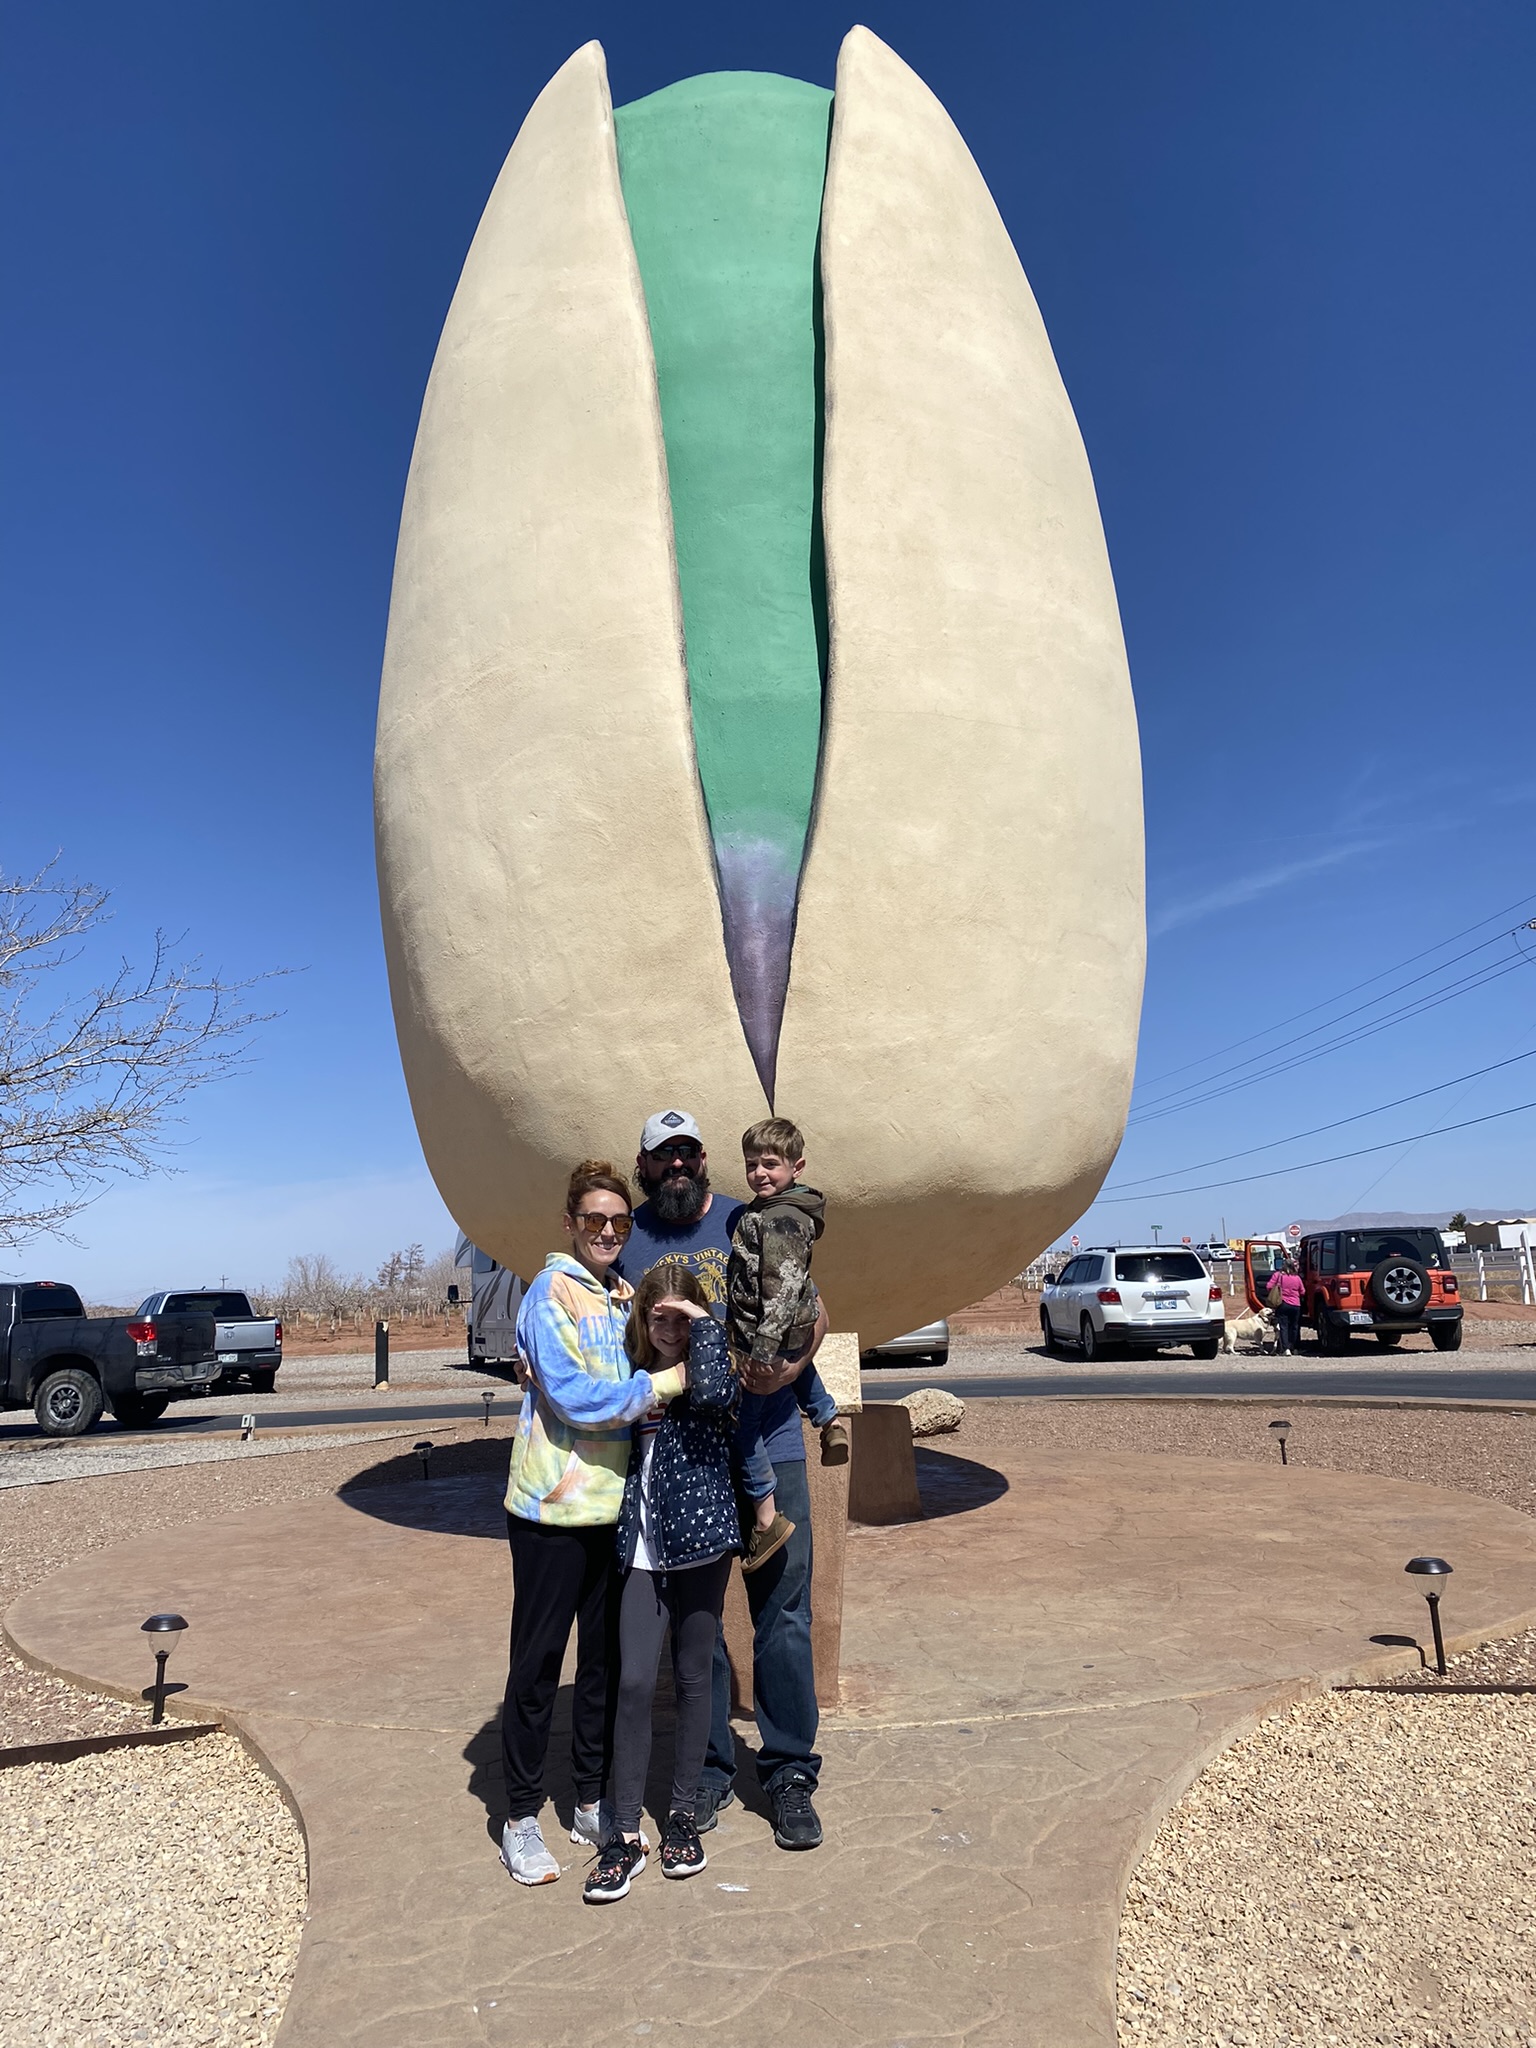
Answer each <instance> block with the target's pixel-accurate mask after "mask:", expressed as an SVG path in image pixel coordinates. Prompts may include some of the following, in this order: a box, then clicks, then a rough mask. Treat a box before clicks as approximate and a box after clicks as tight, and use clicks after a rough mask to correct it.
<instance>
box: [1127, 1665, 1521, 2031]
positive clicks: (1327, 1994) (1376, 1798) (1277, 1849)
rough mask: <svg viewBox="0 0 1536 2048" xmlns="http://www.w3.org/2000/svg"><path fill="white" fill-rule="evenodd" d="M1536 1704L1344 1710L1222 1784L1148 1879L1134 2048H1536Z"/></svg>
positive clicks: (1237, 1763)
mask: <svg viewBox="0 0 1536 2048" xmlns="http://www.w3.org/2000/svg"><path fill="white" fill-rule="evenodd" d="M1533 1757H1536V1699H1527V1698H1516V1699H1511V1698H1509V1697H1507V1696H1504V1697H1496V1698H1477V1697H1468V1696H1462V1697H1459V1698H1446V1697H1442V1698H1439V1699H1426V1698H1422V1697H1420V1698H1416V1699H1413V1700H1411V1701H1408V1700H1404V1699H1402V1698H1390V1697H1385V1696H1383V1695H1381V1694H1362V1693H1350V1694H1339V1693H1334V1694H1330V1695H1327V1696H1325V1697H1324V1698H1322V1699H1316V1700H1309V1701H1306V1702H1305V1703H1304V1704H1302V1705H1301V1706H1298V1707H1295V1708H1293V1709H1291V1711H1289V1712H1288V1713H1285V1714H1281V1715H1276V1716H1274V1717H1273V1718H1271V1719H1270V1720H1268V1721H1266V1722H1265V1723H1264V1724H1263V1725H1262V1726H1261V1727H1260V1728H1258V1729H1257V1730H1255V1732H1254V1733H1253V1734H1252V1735H1251V1736H1249V1737H1248V1738H1247V1740H1245V1741H1243V1742H1238V1743H1235V1744H1234V1745H1233V1747H1232V1748H1231V1749H1229V1750H1227V1751H1226V1752H1225V1754H1224V1755H1222V1756H1221V1757H1219V1758H1218V1759H1217V1760H1216V1762H1215V1763H1213V1764H1212V1765H1211V1766H1210V1767H1209V1769H1207V1770H1206V1771H1205V1772H1203V1773H1202V1775H1201V1776H1200V1778H1199V1779H1198V1780H1197V1781H1196V1783H1195V1784H1194V1786H1193V1787H1192V1788H1191V1790H1190V1791H1189V1793H1188V1794H1187V1795H1186V1797H1185V1798H1184V1799H1183V1800H1181V1801H1180V1803H1179V1805H1178V1806H1177V1807H1175V1808H1174V1810H1173V1811H1172V1812H1171V1813H1170V1814H1169V1816H1168V1818H1167V1820H1166V1822H1165V1823H1164V1825H1163V1828H1162V1830H1161V1832H1160V1833H1159V1835H1158V1837H1157V1840H1156V1841H1155V1843H1154V1844H1153V1846H1152V1848H1151V1849H1150V1850H1149V1851H1148V1853H1147V1855H1146V1856H1145V1857H1144V1858H1143V1860H1142V1862H1141V1864H1140V1866H1139V1868H1138V1869H1137V1871H1136V1874H1135V1876H1134V1877H1133V1879H1132V1880H1131V1886H1130V1890H1129V1894H1128V1896H1127V1900H1126V1907H1125V1913H1124V1916H1123V1918H1122V1921H1121V1927H1120V1977H1119V2017H1120V2040H1121V2043H1122V2044H1123V2048H1142V2044H1144V2043H1149V2042H1157V2043H1162V2044H1164V2048H1218V2044H1219V2048H1293V2044H1301V2043H1306V2044H1309V2048H1310V2044H1313V2043H1335V2042H1337V2043H1344V2044H1350V2048H1353V2044H1356V2043H1360V2044H1365V2043H1372V2044H1384V2048H1510V2044H1512V2043H1513V2044H1519V2048H1536V1942H1533V1936H1536V1921H1533V1914H1532V1908H1531V1899H1532V1896H1533V1894H1536V1794H1533V1789H1532V1778H1531V1764H1532V1760H1533Z"/></svg>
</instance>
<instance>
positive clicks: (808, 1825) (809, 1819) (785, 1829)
mask: <svg viewBox="0 0 1536 2048" xmlns="http://www.w3.org/2000/svg"><path fill="white" fill-rule="evenodd" d="M815 1790H816V1780H815V1779H814V1778H812V1777H809V1776H807V1774H806V1773H805V1772H804V1771H791V1772H790V1773H789V1774H788V1775H787V1776H786V1777H783V1778H780V1780H779V1782H778V1783H777V1784H776V1785H775V1786H774V1788H773V1790H772V1792H771V1794H770V1795H769V1796H770V1797H771V1798H772V1800H773V1839H774V1840H775V1841H776V1842H777V1843H778V1845H779V1847H780V1848H781V1849H819V1848H820V1847H821V1822H820V1820H819V1819H818V1818H817V1814H816V1809H815V1807H814V1806H812V1804H811V1794H812V1793H813V1792H814V1791H815Z"/></svg>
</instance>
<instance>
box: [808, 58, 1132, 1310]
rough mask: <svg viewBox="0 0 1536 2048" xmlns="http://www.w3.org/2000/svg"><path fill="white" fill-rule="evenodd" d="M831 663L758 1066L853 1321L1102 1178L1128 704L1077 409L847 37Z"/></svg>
mask: <svg viewBox="0 0 1536 2048" xmlns="http://www.w3.org/2000/svg"><path fill="white" fill-rule="evenodd" d="M821 250H822V255H821V261H822V286H823V292H824V297H825V316H826V410H827V438H826V462H825V472H824V478H823V486H822V519H823V525H824V528H825V533H826V553H827V578H828V586H829V588H828V598H829V609H830V613H831V669H830V675H829V680H828V688H827V705H826V723H825V731H824V734H823V740H822V760H821V775H820V782H819V786H818V795H817V808H816V817H815V820H814V823H813V826H812V832H811V842H810V852H809V857H808V860H807V864H806V870H805V876H804V880H803V883H802V888H801V898H800V916H799V923H798V925H797V928H796V933H795V947H794V953H793V956H792V966H791V973H790V984H789V999H788V1003H787V1005H786V1008H785V1013H784V1027H783V1032H782V1035H781V1038H780V1043H779V1065H778V1080H777V1086H776V1089H775V1095H776V1099H777V1103H778V1105H779V1107H781V1108H782V1109H783V1110H784V1111H785V1112H786V1113H787V1114H789V1115H792V1116H793V1117H795V1119H796V1120H797V1122H799V1123H800V1125H801V1126H802V1128H803V1129H804V1130H805V1131H806V1133H807V1136H808V1141H809V1144H810V1147H811V1151H812V1165H813V1167H814V1174H813V1176H812V1177H813V1178H815V1179H817V1180H819V1181H820V1182H821V1183H822V1184H823V1185H825V1186H826V1187H827V1188H828V1191H829V1194H830V1196H831V1203H830V1206H829V1212H828V1224H827V1232H826V1236H825V1238H824V1240H823V1242H822V1245H821V1247H819V1248H818V1251H817V1254H816V1273H817V1278H818V1282H819V1283H820V1284H821V1285H822V1286H823V1287H824V1290H825V1293H826V1296H827V1299H828V1301H829V1302H830V1303H831V1304H832V1307H833V1310H834V1313H835V1314H836V1315H837V1316H838V1317H839V1319H841V1317H842V1316H843V1315H844V1313H845V1309H844V1304H845V1303H848V1304H852V1303H854V1302H857V1303H858V1307H857V1309H856V1310H855V1311H854V1313H855V1314H856V1316H857V1318H858V1321H857V1325H856V1326H857V1328H858V1329H859V1332H860V1335H861V1337H865V1338H866V1339H867V1338H872V1337H876V1336H879V1335H884V1334H889V1333H892V1332H897V1331H901V1330H905V1329H911V1328H913V1327H915V1326H916V1325H919V1324H921V1323H924V1322H926V1321H928V1320H929V1319H930V1318H931V1317H934V1316H938V1315H942V1314H944V1313H946V1312H947V1311H948V1310H950V1309H952V1308H955V1307H958V1306H960V1305H961V1304H963V1303H965V1302H969V1301H975V1300H976V1299H978V1298H979V1297H980V1296H982V1295H984V1294H986V1293H988V1292H989V1291H990V1290H991V1289H992V1288H994V1287H997V1286H999V1285H1001V1284H1002V1282H1004V1281H1005V1280H1007V1279H1008V1278H1009V1277H1010V1276H1011V1275H1012V1274H1014V1273H1017V1272H1018V1271H1019V1270H1020V1269H1021V1267H1022V1266H1023V1264H1024V1263H1025V1261H1026V1260H1027V1259H1028V1258H1030V1257H1032V1256H1033V1254H1034V1253H1035V1252H1037V1251H1038V1250H1040V1249H1041V1248H1042V1247H1043V1246H1045V1245H1047V1244H1049V1243H1050V1242H1051V1240H1052V1238H1053V1237H1054V1236H1055V1235H1056V1233H1057V1232H1058V1231H1059V1230H1060V1229H1062V1227H1063V1226H1064V1225H1066V1224H1067V1223H1069V1222H1071V1220H1072V1219H1073V1218H1074V1217H1075V1216H1077V1215H1079V1214H1080V1213H1081V1212H1082V1210H1083V1209H1084V1208H1086V1206H1087V1205H1088V1203H1089V1202H1090V1201H1091V1200H1092V1198H1093V1196H1094V1194H1095V1193H1096V1192H1097V1190H1098V1187H1099V1184H1100V1182H1101V1180H1102V1178H1103V1176H1104V1173H1105V1172H1106V1170H1107V1168H1108V1166H1109V1163H1110V1161H1111V1160H1112V1159H1113V1157H1114V1154H1115V1150H1116V1147H1117V1146H1118V1144H1119V1141H1120V1134H1121V1131H1122V1128H1123V1126H1124V1120H1125V1110H1126V1104H1127V1101H1128V1098H1129V1093H1130V1086H1131V1076H1132V1069H1133V1066H1134V1062H1135V1053H1136V1028H1137V1021H1138V1017H1139V1014H1140V1006H1141V985H1142V970H1143V960H1144V947H1145V923H1144V915H1143V897H1142V818H1141V772H1140V759H1139V750H1138V746H1137V736H1136V713H1135V708H1134V705H1133V703H1132V699H1131V686H1130V677H1129V674H1128V671H1127V668H1126V660H1125V648H1124V643H1123V640H1122V638H1121V632H1120V617H1119V610H1118V607H1117V605H1116V602H1115V589H1114V583H1113V580H1112V578H1111V575H1110V568H1109V558H1108V554H1107V551H1106V549H1105V545H1104V533H1103V527H1102V524H1101V522H1100V518H1099V510H1098V503H1097V500H1096V498H1095V495H1094V488H1093V478H1092V476H1091V475H1090V473H1089V468H1088V458H1087V455H1086V453H1085V452H1084V449H1083V443H1082V437H1081V435H1080V434H1079V433H1078V429H1077V422H1076V420H1075V419H1074V417H1073V414H1072V407H1071V403H1070V401H1069V400H1068V398H1067V394H1066V391H1065V389H1064V387H1063V385H1062V381H1061V376H1060V373H1059V372H1058V370H1057V368H1056V361H1055V358H1054V356H1053V355H1052V353H1051V345H1050V341H1049V339H1048V337H1047V335H1046V332H1045V324H1044V322H1043V321H1042V320H1041V318H1040V312H1039V308H1038V307H1037V306H1036V304H1035V300H1034V294H1033V293H1032V292H1031V290H1030V288H1029V281H1028V279H1027V278H1026V277H1025V275H1024V272H1023V269H1022V267H1021V266H1020V263H1019V259H1018V257H1017V255H1016V254H1015V253H1014V249H1013V245H1012V243H1011V242H1010V240H1009V238H1008V231H1007V229H1006V228H1005V227H1004V225H1003V222H1002V219H1001V217H1000V216H999V214H998V211H997V208H996V206H995V205H994V204H993V201H992V197H991V194H990V193H989V192H988V190H987V188H986V185H985V183H984V182H983V179H982V176H981V173H980V172H979V171H978V169H977V168H976V165H975V162H974V161H973V159H972V157H971V154H970V151H969V150H968V149H967V148H966V146H965V143H964V142H963V140H962V139H961V137H960V135H959V133H958V131H957V130H956V128H955V125H954V123H953V122H952V121H951V120H950V118H949V116H948V115H947V114H946V113H945V111H944V109H943V107H942V106H941V105H940V104H939V102H938V101H937V100H936V99H935V98H934V96H933V94H932V93H931V92H930V91H929V90H928V88H927V86H925V85H924V84H923V82H922V80H921V79H920V78H918V77H917V76H916V74H915V73H914V72H912V71H911V70H909V69H908V67H907V66H906V65H905V64H903V63H902V61H901V59H900V58H899V57H897V56H896V55H895V54H894V53H893V52H892V51H891V50H889V49H887V48H886V46H885V44H884V43H882V42H881V41H880V40H879V38H878V37H876V36H874V35H871V34H870V32H869V31H868V30H867V29H862V28H859V29H855V30H853V32H852V33H851V34H850V35H849V36H848V38H847V40H846V41H845V42H844V44H843V48H842V53H841V56H840V59H839V62H838V68H837V97H836V102H835V108H834V113H833V124H832V149H831V158H830V161H829V165H828V174H827V189H826V198H825V200H824V202H823V207H822V239H821Z"/></svg>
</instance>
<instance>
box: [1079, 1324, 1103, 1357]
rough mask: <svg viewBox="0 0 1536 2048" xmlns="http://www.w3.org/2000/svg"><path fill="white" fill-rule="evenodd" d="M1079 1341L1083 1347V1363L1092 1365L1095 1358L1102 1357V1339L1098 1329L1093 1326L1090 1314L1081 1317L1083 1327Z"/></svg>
mask: <svg viewBox="0 0 1536 2048" xmlns="http://www.w3.org/2000/svg"><path fill="white" fill-rule="evenodd" d="M1080 1341H1081V1343H1082V1347H1083V1363H1084V1365H1092V1364H1093V1362H1094V1360H1095V1359H1096V1358H1102V1357H1103V1355H1104V1340H1103V1338H1102V1337H1101V1336H1100V1335H1099V1333H1098V1331H1097V1330H1096V1329H1095V1328H1094V1327H1093V1317H1092V1316H1084V1317H1083V1327H1082V1334H1081V1339H1080Z"/></svg>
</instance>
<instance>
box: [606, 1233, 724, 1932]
mask: <svg viewBox="0 0 1536 2048" xmlns="http://www.w3.org/2000/svg"><path fill="white" fill-rule="evenodd" d="M624 1344H625V1349H626V1350H627V1351H628V1353H629V1357H630V1361H631V1363H632V1364H633V1365H634V1367H635V1370H636V1372H637V1373H639V1372H649V1373H652V1374H653V1375H655V1374H660V1375H662V1378H661V1382H660V1384H661V1386H662V1387H663V1388H666V1387H668V1386H670V1384H671V1379H670V1374H671V1373H672V1372H680V1373H681V1374H682V1375H683V1376H684V1378H685V1380H686V1386H685V1390H684V1391H683V1393H681V1394H680V1395H678V1396H677V1397H676V1398H675V1399H673V1400H670V1401H668V1402H667V1403H666V1404H665V1405H664V1406H662V1405H658V1406H657V1407H656V1408H654V1409H653V1410H652V1412H651V1413H650V1414H649V1415H647V1416H646V1417H644V1418H643V1419H642V1420H641V1421H640V1422H638V1423H636V1425H635V1440H634V1447H633V1449H632V1450H631V1452H630V1458H629V1473H628V1476H627V1478H626V1479H625V1482H624V1500H623V1504H622V1505H621V1507H620V1509H619V1526H618V1547H619V1563H620V1565H621V1566H622V1567H623V1569H624V1571H625V1579H624V1592H623V1596H622V1600H621V1604H620V1608H619V1704H618V1716H617V1720H616V1722H615V1725H614V1732H613V1778H612V1784H613V1806H614V1822H615V1833H614V1835H613V1837H612V1838H611V1840H610V1841H609V1842H608V1843H607V1845H606V1846H605V1848H604V1850H603V1853H602V1854H601V1855H600V1856H599V1858H598V1860H597V1863H596V1864H595V1865H594V1866H593V1869H592V1871H591V1873H590V1875H589V1876H588V1878H587V1884H586V1890H587V1895H588V1897H589V1898H592V1899H594V1900H608V1899H619V1898H622V1897H623V1896H624V1895H625V1893H626V1892H627V1891H628V1889H629V1880H630V1877H631V1876H632V1875H634V1873H635V1872H636V1871H637V1870H638V1869H640V1868H642V1867H643V1865H644V1861H645V1847H644V1844H643V1842H642V1840H641V1836H640V1801H641V1796H642V1794H643V1793H644V1790H645V1775H646V1769H647V1767H648V1765H649V1762H650V1754H651V1707H652V1702H653V1700H654V1697H655V1692H656V1666H657V1662H658V1659H659V1658H660V1655H661V1646H662V1643H663V1642H664V1641H665V1640H666V1638H667V1636H668V1634H669V1633H670V1635H671V1637H672V1641H673V1645H674V1649H673V1676H674V1688H675V1691H676V1694H677V1733H676V1740H675V1744H674V1760H673V1777H672V1798H671V1803H670V1805H669V1808H668V1812H667V1819H666V1824H665V1826H664V1827H663V1829H662V1837H661V1862H662V1869H663V1870H664V1871H665V1873H666V1875H667V1876H668V1877H692V1876H693V1874H694V1873H695V1872H696V1871H699V1870H702V1869H703V1868H704V1865H705V1861H706V1858H705V1855H704V1850H703V1847H702V1845H701V1844H700V1841H699V1834H698V1829H697V1828H696V1827H695V1825H694V1818H693V1811H694V1802H695V1800H696V1798H697V1796H698V1789H699V1778H700V1776H701V1774H702V1772H703V1769H704V1755H705V1751H706V1749H707V1748H708V1744H709V1718H710V1682H711V1673H712V1668H713V1664H714V1654H715V1638H716V1635H717V1633H718V1630H719V1625H720V1611H721V1609H722V1607H723V1606H724V1605H725V1584H726V1580H727V1578H728V1577H729V1575H730V1569H731V1558H732V1556H733V1555H734V1554H735V1553H736V1551H738V1550H739V1549H740V1547H741V1519H740V1515H739V1512H738V1510H737V1506H736V1489H735V1486H734V1484H733V1481H732V1477H731V1442H732V1435H733V1431H734V1421H735V1413H736V1407H737V1403H738V1401H739V1399H740V1387H739V1384H738V1382H737V1378H736V1368H735V1367H734V1366H733V1365H732V1363H731V1356H730V1352H729V1350H728V1348H727V1346H726V1341H725V1331H724V1330H723V1328H722V1327H721V1325H720V1324H719V1323H717V1322H716V1321H715V1318H714V1317H713V1316H712V1315H711V1314H710V1312H709V1304H708V1301H707V1299H706V1297H705V1294H704V1290H703V1288H702V1287H701V1286H700V1285H699V1283H698V1281H697V1279H695V1277H694V1275H693V1274H692V1273H690V1272H689V1271H688V1269H687V1267H686V1266H680V1265H670V1264H667V1263H663V1264H661V1265H659V1266H653V1267H652V1268H651V1270H650V1272H649V1273H647V1274H646V1276H645V1278H644V1279H643V1280H642V1281H641V1282H640V1285H639V1287H638V1288H637V1289H636V1291H635V1300H634V1306H633V1307H632V1308H631V1310H630V1315H629V1326H628V1329H627V1330H626V1332H625V1336H624Z"/></svg>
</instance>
